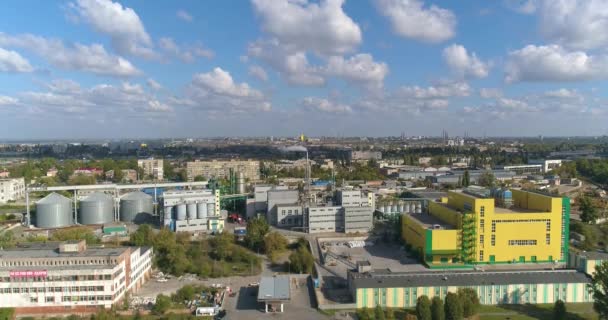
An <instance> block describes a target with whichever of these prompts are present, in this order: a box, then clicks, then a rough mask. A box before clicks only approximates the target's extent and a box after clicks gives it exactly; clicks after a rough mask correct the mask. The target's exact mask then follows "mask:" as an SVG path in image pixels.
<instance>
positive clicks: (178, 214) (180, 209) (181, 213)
mask: <svg viewBox="0 0 608 320" xmlns="http://www.w3.org/2000/svg"><path fill="white" fill-rule="evenodd" d="M175 208H176V209H177V210H175V220H186V216H187V215H186V211H187V209H186V204H184V203H182V204H178V205H177V206H175Z"/></svg>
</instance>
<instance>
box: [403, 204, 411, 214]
mask: <svg viewBox="0 0 608 320" xmlns="http://www.w3.org/2000/svg"><path fill="white" fill-rule="evenodd" d="M405 212H407V213H412V208H411V202H406V203H405Z"/></svg>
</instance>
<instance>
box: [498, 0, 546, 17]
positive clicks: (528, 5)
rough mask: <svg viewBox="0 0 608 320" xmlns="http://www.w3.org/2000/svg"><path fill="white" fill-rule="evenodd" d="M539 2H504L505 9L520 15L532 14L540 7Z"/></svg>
mask: <svg viewBox="0 0 608 320" xmlns="http://www.w3.org/2000/svg"><path fill="white" fill-rule="evenodd" d="M539 2H540V0H504V4H505V6H506V7H507V8H509V9H511V10H513V11H516V12H518V13H521V14H533V13H535V12H536V10H538V7H539V6H540V3H539Z"/></svg>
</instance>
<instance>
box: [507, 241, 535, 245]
mask: <svg viewBox="0 0 608 320" xmlns="http://www.w3.org/2000/svg"><path fill="white" fill-rule="evenodd" d="M509 245H510V246H535V245H536V240H509Z"/></svg>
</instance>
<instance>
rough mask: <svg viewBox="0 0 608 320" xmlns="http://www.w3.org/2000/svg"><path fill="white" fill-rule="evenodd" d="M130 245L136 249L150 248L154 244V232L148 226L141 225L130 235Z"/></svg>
mask: <svg viewBox="0 0 608 320" xmlns="http://www.w3.org/2000/svg"><path fill="white" fill-rule="evenodd" d="M130 238H131V239H130V240H131V243H132V244H133V245H134V246H137V247H144V246H152V245H153V244H154V231H153V230H152V226H151V225H149V224H142V225H140V226H139V227H138V228H137V231H135V232H133V233H132V234H131V237H130Z"/></svg>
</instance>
